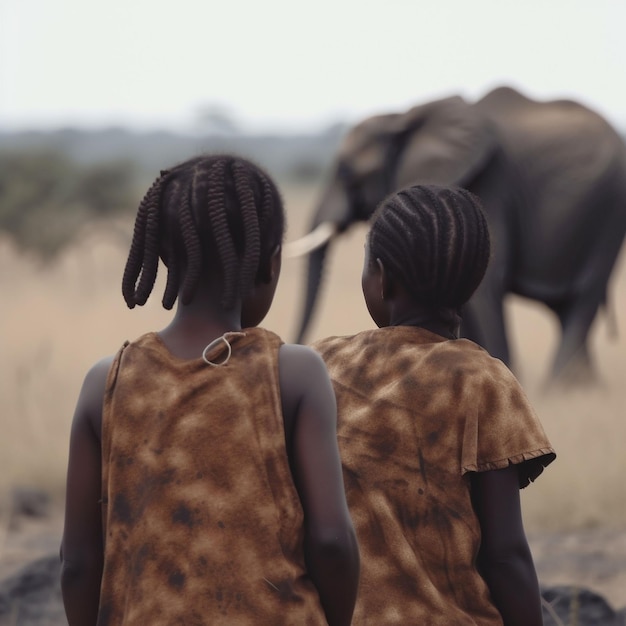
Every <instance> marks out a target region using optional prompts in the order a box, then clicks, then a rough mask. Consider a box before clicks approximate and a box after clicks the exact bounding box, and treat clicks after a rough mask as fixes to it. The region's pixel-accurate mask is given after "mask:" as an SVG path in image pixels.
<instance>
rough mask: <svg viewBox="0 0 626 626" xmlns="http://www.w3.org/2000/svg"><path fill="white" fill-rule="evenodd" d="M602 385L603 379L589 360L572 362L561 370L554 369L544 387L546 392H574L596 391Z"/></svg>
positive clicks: (582, 359)
mask: <svg viewBox="0 0 626 626" xmlns="http://www.w3.org/2000/svg"><path fill="white" fill-rule="evenodd" d="M601 385H602V379H601V378H600V376H599V374H598V372H597V371H596V369H595V368H594V367H593V365H592V363H591V361H590V359H589V358H586V357H583V358H577V359H572V360H570V361H569V362H568V363H567V364H566V365H564V366H563V367H561V368H558V369H557V368H554V369H553V371H552V374H551V375H550V378H549V379H548V381H547V382H546V384H545V385H544V391H561V392H562V391H572V390H574V389H594V388H597V387H599V386H601Z"/></svg>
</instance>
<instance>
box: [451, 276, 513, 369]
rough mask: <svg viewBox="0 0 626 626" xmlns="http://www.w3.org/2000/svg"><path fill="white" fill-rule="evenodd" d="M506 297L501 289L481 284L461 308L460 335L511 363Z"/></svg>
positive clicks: (508, 363)
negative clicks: (506, 322)
mask: <svg viewBox="0 0 626 626" xmlns="http://www.w3.org/2000/svg"><path fill="white" fill-rule="evenodd" d="M503 300H504V293H503V292H502V291H501V290H499V289H494V288H489V287H484V288H483V287H482V286H481V288H480V289H479V291H478V292H477V293H476V294H474V296H473V297H472V299H471V300H470V301H469V302H468V304H467V305H466V306H465V307H464V309H463V311H462V315H463V321H462V323H461V335H462V336H463V337H465V338H467V339H471V340H472V341H474V342H476V343H477V344H479V345H480V346H482V347H483V348H485V349H486V350H487V352H489V354H491V356H494V357H496V358H497V359H500V360H501V361H502V362H503V363H505V364H506V365H507V366H509V367H510V366H511V355H510V349H509V342H508V339H507V333H506V324H505V318H504V306H503Z"/></svg>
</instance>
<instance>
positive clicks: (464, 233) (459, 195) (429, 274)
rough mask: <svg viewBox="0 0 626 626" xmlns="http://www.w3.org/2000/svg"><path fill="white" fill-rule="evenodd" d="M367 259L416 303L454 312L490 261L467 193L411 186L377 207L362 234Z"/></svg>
mask: <svg viewBox="0 0 626 626" xmlns="http://www.w3.org/2000/svg"><path fill="white" fill-rule="evenodd" d="M368 244H369V249H370V259H372V260H373V259H376V258H379V259H380V260H381V261H382V262H383V265H384V266H385V268H386V269H387V271H388V272H389V273H390V275H391V276H393V277H394V278H396V279H397V280H398V281H400V282H401V283H402V285H403V286H404V287H405V288H406V289H407V290H408V292H409V293H410V294H411V295H412V296H413V297H414V298H415V299H416V300H417V301H419V302H420V303H422V304H424V305H426V306H428V307H430V308H433V309H439V310H446V309H447V310H452V311H454V312H458V311H459V309H460V308H461V307H462V306H463V305H464V304H465V303H466V302H467V301H468V300H469V299H470V297H471V295H472V294H473V293H474V291H475V290H476V288H477V287H478V285H479V284H480V282H481V280H482V279H483V276H484V274H485V271H486V269H487V265H488V263H489V257H490V241H489V230H488V227H487V220H486V218H485V215H484V213H483V210H482V205H481V203H480V200H479V199H478V198H477V197H476V196H475V195H473V194H472V193H470V192H469V191H467V190H465V189H461V188H455V187H442V186H438V185H416V186H414V187H409V188H408V189H403V190H402V191H399V192H397V193H394V194H392V195H391V196H389V197H388V198H387V199H386V200H384V201H383V202H382V203H381V205H380V206H379V207H378V208H377V210H376V212H375V213H374V215H373V216H372V219H371V228H370V231H369V233H368Z"/></svg>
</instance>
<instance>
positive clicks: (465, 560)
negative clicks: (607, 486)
mask: <svg viewBox="0 0 626 626" xmlns="http://www.w3.org/2000/svg"><path fill="white" fill-rule="evenodd" d="M314 347H315V348H316V349H317V350H318V351H319V352H320V354H321V355H322V357H323V358H324V360H325V362H326V364H327V366H328V368H329V371H330V374H331V378H332V380H333V385H334V388H335V393H336V395H337V406H338V414H339V427H338V431H339V447H340V451H341V456H342V463H343V468H344V480H345V485H346V491H347V496H348V504H349V507H350V512H351V515H352V519H353V521H354V524H355V528H356V531H357V537H358V541H359V546H360V550H361V581H360V587H359V597H358V600H357V606H356V610H355V614H354V620H353V625H354V626H388V625H391V624H394V625H395V624H397V625H400V624H402V625H404V626H406V625H407V624H429V625H430V626H435V625H436V626H439V625H440V626H444V625H445V626H450V625H451V624H454V625H455V626H456V625H476V624H480V625H481V626H496V625H501V624H502V619H501V617H500V614H499V612H498V611H497V609H496V608H495V606H494V605H493V604H492V602H491V600H490V596H489V590H488V588H487V586H486V584H485V582H484V580H483V579H482V578H481V576H480V575H479V573H478V571H477V570H476V567H475V560H476V555H477V553H478V548H479V545H480V526H479V523H478V519H477V517H476V515H475V513H474V510H473V508H472V502H471V497H470V481H469V476H468V472H476V471H479V472H480V471H486V470H493V469H499V468H504V467H507V466H508V465H509V463H514V464H518V465H519V467H520V487H524V486H526V485H527V484H528V483H529V481H531V480H534V479H535V478H536V477H537V476H538V475H539V474H540V473H541V472H542V470H543V468H544V466H546V465H547V464H548V463H550V462H551V461H552V460H553V459H554V458H555V454H554V451H553V449H552V447H551V445H550V442H549V441H548V439H547V438H546V435H545V433H544V431H543V428H542V426H541V424H540V423H539V420H538V419H537V417H536V415H535V413H534V411H533V409H532V408H531V407H530V405H529V403H528V401H527V399H526V396H525V395H524V392H523V391H522V389H521V387H520V385H519V383H518V382H517V380H516V379H515V378H514V377H513V375H512V374H511V372H510V371H509V370H508V369H507V368H506V367H505V366H504V365H503V364H502V362H501V361H498V360H496V359H494V358H492V357H491V356H489V354H488V353H487V352H485V351H484V350H483V349H482V348H480V347H479V346H477V345H476V344H474V343H472V342H470V341H467V340H465V339H458V340H446V339H445V338H444V337H440V336H439V335H436V334H433V333H431V332H429V331H427V330H424V329H422V328H416V327H410V326H394V327H389V328H382V329H377V330H372V331H365V332H362V333H359V334H358V335H355V336H353V337H331V338H329V339H325V340H322V341H319V342H317V343H316V344H315V345H314Z"/></svg>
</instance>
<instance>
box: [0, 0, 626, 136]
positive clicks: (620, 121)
mask: <svg viewBox="0 0 626 626" xmlns="http://www.w3.org/2000/svg"><path fill="white" fill-rule="evenodd" d="M625 77H626V2H624V1H623V0H613V1H611V0H593V2H591V1H590V0H523V1H521V2H520V0H431V1H430V2H425V1H424V0H376V1H370V0H316V2H313V3H312V2H307V3H304V2H299V1H298V0H239V1H238V0H222V1H221V2H216V1H214V0H174V1H170V2H167V3H166V2H163V1H162V0H105V1H104V2H102V1H99V2H94V1H93V0H0V129H2V130H16V129H23V128H54V127H58V126H80V127H103V126H109V125H122V126H127V127H130V128H136V129H155V128H165V129H173V130H188V131H193V129H194V123H195V120H196V119H197V118H196V114H197V111H198V110H199V109H200V108H201V107H202V106H205V105H216V104H217V105H220V106H222V107H225V108H227V109H229V110H232V112H233V113H234V114H235V116H236V117H237V118H238V119H239V120H240V121H241V122H242V126H243V127H244V128H245V129H248V130H268V129H273V130H295V131H304V132H306V131H308V130H317V129H319V128H320V127H321V126H323V125H325V124H327V123H330V122H333V121H337V120H347V121H354V120H357V119H359V118H360V117H361V116H364V115H367V114H370V113H375V112H376V113H377V112H383V111H399V110H403V109H405V108H408V107H409V106H411V105H413V104H416V103H418V102H423V101H426V100H429V99H432V98H438V97H443V96H447V95H450V94H453V93H459V94H461V95H464V96H466V97H467V98H469V99H474V98H477V97H479V96H481V95H482V94H483V93H485V92H486V91H487V90H488V89H490V88H491V87H494V86H496V85H499V84H509V85H512V86H516V87H518V88H520V89H522V90H523V91H525V92H526V93H527V95H529V96H531V97H537V98H552V97H572V98H575V99H578V100H581V101H583V102H585V103H586V104H589V105H591V106H592V107H594V108H595V109H597V110H598V111H599V112H601V113H603V114H604V115H606V116H607V117H608V119H609V120H610V121H612V122H613V123H614V124H615V125H616V126H618V127H619V128H620V129H622V130H624V129H626V82H625Z"/></svg>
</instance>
